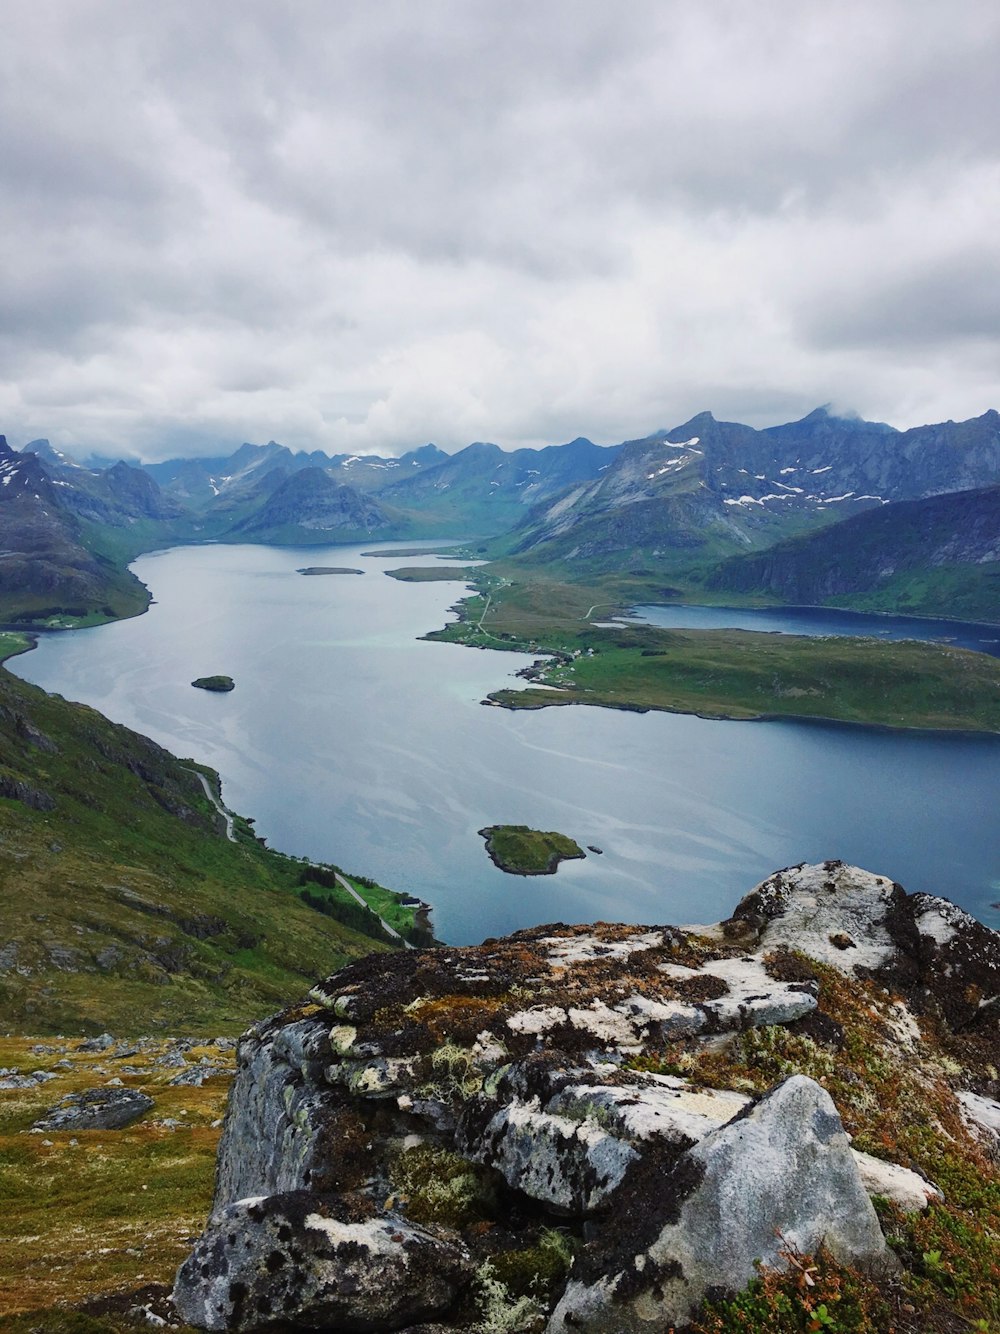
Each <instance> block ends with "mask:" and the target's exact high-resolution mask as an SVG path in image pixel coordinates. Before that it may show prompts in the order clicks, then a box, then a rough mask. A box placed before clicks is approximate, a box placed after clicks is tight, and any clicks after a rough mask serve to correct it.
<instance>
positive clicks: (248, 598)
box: [9, 543, 1000, 943]
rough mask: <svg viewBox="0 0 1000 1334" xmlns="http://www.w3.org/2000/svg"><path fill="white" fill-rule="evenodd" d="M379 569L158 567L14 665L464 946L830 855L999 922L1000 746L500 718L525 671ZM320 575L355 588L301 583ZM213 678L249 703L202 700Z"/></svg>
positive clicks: (714, 892)
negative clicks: (549, 857)
mask: <svg viewBox="0 0 1000 1334" xmlns="http://www.w3.org/2000/svg"><path fill="white" fill-rule="evenodd" d="M413 545H414V544H413V543H407V544H406V546H408V547H410V548H411V549H412V547H413ZM367 549H368V548H366V547H362V546H359V547H334V548H329V549H317V548H315V547H313V548H309V549H307V550H296V549H293V548H273V547H272V548H268V547H257V546H244V547H239V546H201V547H182V548H176V549H173V550H170V551H165V552H158V553H154V554H151V555H147V556H144V557H142V558H140V560H138V561H137V562H136V563H135V565H134V567H133V568H134V569H135V571H136V573H137V574H138V576H139V577H140V578H141V579H143V580H144V581H145V582H146V583H147V584H148V585H149V587H150V588H151V590H152V593H153V596H154V598H155V599H156V601H155V604H154V605H153V606H152V607H151V608H150V610H149V612H148V613H147V614H146V615H144V616H141V617H137V618H135V619H133V620H130V621H122V622H118V623H116V624H114V625H109V626H101V627H97V628H94V629H89V630H80V631H73V632H70V633H63V634H57V635H48V636H44V637H43V639H42V642H41V644H40V647H39V648H38V649H36V650H35V651H34V652H32V653H30V654H26V655H24V656H22V657H20V658H17V659H15V660H13V661H12V662H11V663H10V664H9V666H10V667H11V669H12V670H14V671H16V672H17V673H18V674H19V675H21V676H23V677H25V678H26V679H28V680H31V681H34V682H36V683H37V684H39V685H41V686H44V687H45V688H46V689H48V690H54V691H58V692H59V693H61V694H63V695H65V696H67V697H68V698H71V699H77V700H81V701H83V702H85V703H87V704H90V705H92V706H94V707H95V708H98V709H100V711H101V712H102V713H104V714H106V715H107V716H108V717H111V718H113V719H115V720H116V721H118V722H123V723H125V724H127V725H128V726H130V727H133V728H135V729H136V730H137V731H140V732H143V733H145V734H146V735H148V736H152V737H153V738H154V739H155V740H157V741H159V742H160V743H161V744H163V745H165V746H167V747H168V748H169V749H170V750H172V751H173V752H174V753H175V754H178V755H182V756H193V757H196V758H197V759H199V760H202V761H204V762H206V763H208V764H211V765H213V766H214V767H215V768H217V769H218V770H219V772H220V773H221V775H222V778H223V793H224V797H225V800H226V801H227V802H228V803H229V805H230V806H232V807H233V808H234V809H236V810H238V811H240V812H241V813H242V814H245V815H250V816H253V817H255V819H256V828H257V830H258V832H259V833H260V834H262V835H263V836H264V837H266V838H267V839H268V841H269V843H270V844H271V845H272V846H273V847H276V848H279V849H281V850H282V851H285V852H289V853H292V854H294V855H304V856H307V857H310V858H313V859H316V860H330V861H334V862H337V863H338V864H340V865H341V866H344V867H345V868H347V869H349V870H353V871H358V872H361V873H363V874H366V875H370V876H373V877H374V878H375V879H377V880H379V881H381V882H382V883H384V884H387V885H389V886H391V887H392V888H395V889H402V890H407V891H410V892H412V893H414V894H417V895H418V896H419V897H421V898H424V899H426V900H428V901H429V902H430V903H431V904H433V906H434V921H435V924H436V928H437V931H438V934H439V936H440V937H441V938H442V939H445V940H448V941H451V942H454V943H467V942H471V941H477V940H480V939H482V938H483V937H484V936H487V935H500V934H503V933H506V932H508V931H511V930H515V929H517V928H518V927H523V926H529V925H534V924H537V923H540V922H546V921H568V922H573V921H592V920H595V919H600V918H603V919H606V920H627V921H636V922H650V923H654V922H674V923H682V922H692V921H712V920H716V919H718V918H719V917H722V916H725V915H727V914H728V913H729V912H730V911H731V910H732V908H733V907H734V906H735V904H736V902H737V900H738V899H739V898H740V897H741V896H742V894H744V893H745V892H746V891H747V890H748V889H749V888H751V886H752V885H754V884H755V883H756V882H757V881H758V880H760V879H762V878H763V877H764V876H766V875H767V874H769V873H770V872H771V871H773V870H775V869H777V868H778V867H781V866H786V865H790V864H793V863H796V862H800V861H821V860H824V859H826V858H841V859H843V860H845V861H850V862H856V863H858V864H859V865H862V866H866V867H867V868H868V869H870V870H873V871H876V872H878V873H880V874H884V875H887V876H890V877H891V878H893V879H896V880H899V881H901V882H902V883H903V884H904V885H905V886H906V888H907V889H910V890H917V889H922V890H927V891H930V892H933V893H942V894H946V895H948V896H949V897H951V898H953V899H955V900H956V901H957V902H959V903H960V904H962V906H964V907H965V908H967V909H968V910H969V911H970V912H973V913H974V914H975V915H976V916H977V917H979V918H980V919H981V920H983V921H985V922H987V923H988V924H989V925H993V926H1000V912H998V911H997V910H996V909H995V908H993V907H991V905H992V904H993V903H994V902H996V901H997V899H1000V822H997V821H996V819H995V810H996V802H997V794H998V792H1000V739H998V738H994V737H971V736H956V735H952V734H933V733H931V734H928V733H917V732H901V733H894V732H884V731H878V730H873V729H861V728H851V727H843V726H836V725H826V724H821V723H798V722H784V721H782V722H768V723H750V722H718V721H709V720H705V719H700V718H695V717H687V716H680V715H671V714H654V713H651V714H645V715H640V714H634V713H625V712H618V711H613V710H603V709H586V708H563V709H552V710H543V711H541V712H525V713H515V712H509V711H506V710H501V709H496V708H484V707H483V706H482V704H481V703H480V701H481V700H482V699H483V698H484V697H485V695H486V694H487V693H488V692H489V691H491V690H495V689H497V688H499V687H501V686H503V685H504V684H512V682H511V680H510V678H511V677H512V676H513V674H514V673H516V671H517V670H518V668H519V667H521V666H524V665H526V663H527V662H528V659H527V658H525V657H523V656H521V655H518V654H510V653H500V652H494V651H492V650H478V651H477V650H471V649H465V648H461V647H459V646H457V645H450V644H434V643H427V642H424V641H422V640H420V639H419V636H420V635H421V634H423V633H425V632H426V631H428V630H430V629H433V628H435V627H437V626H440V625H442V624H443V623H444V622H445V621H446V620H447V619H448V618H449V612H448V608H449V607H450V605H451V604H452V603H453V602H454V601H455V600H456V599H457V598H458V597H460V596H461V595H462V591H463V587H462V585H461V584H457V583H422V584H421V583H417V584H403V583H400V582H398V581H396V580H393V579H390V578H388V577H386V575H385V574H384V570H385V569H387V568H392V567H396V566H399V565H406V564H414V565H421V564H424V565H425V564H427V563H428V558H427V557H419V556H418V557H400V556H398V555H396V556H387V557H372V556H366V555H364V554H363V553H364V552H365V551H366V550H367ZM380 549H387V548H385V547H380ZM323 565H334V566H350V567H356V568H359V569H363V570H364V571H365V574H364V576H363V577H361V578H358V577H357V576H346V575H344V576H341V575H328V576H323V577H319V578H317V577H312V578H307V577H303V576H302V575H300V574H298V573H296V571H297V569H298V568H301V567H303V566H323ZM865 619H866V620H871V621H874V622H877V623H881V621H882V618H865ZM216 673H222V674H227V675H230V676H232V677H234V679H235V681H236V689H235V690H234V691H233V692H232V693H230V694H223V695H218V694H214V695H213V694H207V693H205V692H203V691H199V690H193V689H192V688H191V686H190V682H191V681H192V680H194V679H195V678H196V677H198V676H204V675H212V674H216ZM505 823H511V824H515V823H522V824H529V825H532V826H534V827H536V828H542V829H556V830H559V831H560V832H562V833H565V834H569V835H571V836H572V837H573V838H575V839H577V841H578V842H580V843H581V844H583V845H587V844H594V845H596V846H598V847H600V848H602V849H603V855H595V854H588V856H587V858H586V859H585V860H584V861H574V862H567V863H564V864H563V865H562V866H561V867H560V868H559V871H558V873H557V874H556V875H555V876H549V877H540V878H531V879H522V878H519V877H513V876H508V875H505V874H504V873H503V872H502V871H499V870H498V869H497V868H496V867H494V866H493V864H492V863H491V862H490V860H489V858H488V857H487V855H486V853H485V850H484V846H483V841H482V839H481V838H479V836H478V834H477V831H478V830H479V829H480V828H482V827H483V826H485V825H488V824H505Z"/></svg>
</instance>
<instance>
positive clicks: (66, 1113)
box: [33, 1087, 153, 1130]
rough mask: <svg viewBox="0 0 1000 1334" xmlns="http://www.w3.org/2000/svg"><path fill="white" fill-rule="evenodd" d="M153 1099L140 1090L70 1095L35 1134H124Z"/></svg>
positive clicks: (38, 1123)
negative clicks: (126, 1127)
mask: <svg viewBox="0 0 1000 1334" xmlns="http://www.w3.org/2000/svg"><path fill="white" fill-rule="evenodd" d="M152 1106H153V1099H152V1098H150V1097H148V1096H147V1095H146V1094H145V1093H141V1092H140V1091H139V1090H138V1089H131V1088H116V1087H110V1088H100V1089H87V1091H86V1092H85V1093H68V1094H67V1095H66V1097H65V1098H63V1100H62V1102H61V1103H60V1104H59V1106H58V1107H53V1108H52V1110H51V1111H50V1112H46V1114H45V1115H44V1116H43V1117H42V1118H41V1119H40V1120H38V1121H36V1122H35V1124H34V1127H33V1129H35V1130H121V1129H122V1127H123V1126H128V1125H131V1124H132V1122H133V1121H138V1119H139V1117H140V1116H144V1115H145V1114H146V1112H148V1111H149V1110H150V1108H151V1107H152Z"/></svg>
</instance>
